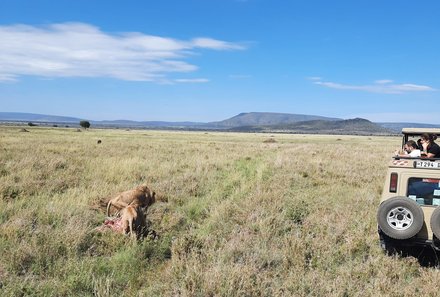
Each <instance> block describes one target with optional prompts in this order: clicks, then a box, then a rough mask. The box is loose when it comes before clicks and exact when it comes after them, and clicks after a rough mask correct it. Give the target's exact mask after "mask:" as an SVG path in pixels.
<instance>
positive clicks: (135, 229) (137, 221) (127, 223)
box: [121, 205, 147, 238]
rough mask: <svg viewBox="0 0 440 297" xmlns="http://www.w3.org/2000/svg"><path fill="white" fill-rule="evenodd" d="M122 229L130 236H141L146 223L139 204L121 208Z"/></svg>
mask: <svg viewBox="0 0 440 297" xmlns="http://www.w3.org/2000/svg"><path fill="white" fill-rule="evenodd" d="M121 223H122V231H123V232H124V233H126V234H127V233H128V234H129V235H130V236H131V237H132V238H138V237H140V236H142V235H143V234H144V232H145V230H146V227H147V224H146V220H145V214H144V212H143V210H142V207H140V206H133V205H128V206H127V207H124V208H123V209H122V210H121Z"/></svg>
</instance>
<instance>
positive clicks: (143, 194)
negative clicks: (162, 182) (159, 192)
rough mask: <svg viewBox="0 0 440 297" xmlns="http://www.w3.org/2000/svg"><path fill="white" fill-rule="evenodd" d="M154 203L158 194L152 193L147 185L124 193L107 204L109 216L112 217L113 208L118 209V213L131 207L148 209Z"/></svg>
mask: <svg viewBox="0 0 440 297" xmlns="http://www.w3.org/2000/svg"><path fill="white" fill-rule="evenodd" d="M154 202H156V193H155V192H154V191H151V190H150V189H149V188H148V186H147V185H145V184H143V185H141V186H138V187H136V188H135V189H132V190H128V191H125V192H122V193H120V194H118V195H117V196H116V197H114V198H112V199H110V201H109V202H108V203H107V216H110V207H111V206H113V207H114V208H116V209H117V210H118V211H120V210H121V209H123V208H124V207H127V206H129V205H131V206H133V207H134V208H137V207H138V206H139V207H141V208H145V209H147V208H148V207H149V206H150V205H152V204H153V203H154ZM116 213H118V212H116Z"/></svg>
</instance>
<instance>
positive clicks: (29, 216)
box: [0, 127, 440, 296]
mask: <svg viewBox="0 0 440 297" xmlns="http://www.w3.org/2000/svg"><path fill="white" fill-rule="evenodd" d="M27 129H28V130H30V132H29V133H24V132H18V131H19V128H17V127H0V152H1V153H0V198H1V199H0V238H1V241H0V253H1V254H2V257H1V258H0V293H1V295H2V296H19V295H35V296H80V295H81V296H115V295H120V296H138V295H139V296H378V295H380V296H414V295H420V296H422V295H423V296H427V295H431V296H434V295H436V294H437V289H436V286H437V283H438V281H439V280H440V275H439V272H438V271H437V270H435V269H433V268H423V267H421V266H420V265H419V264H418V263H417V261H416V260H415V259H414V258H403V259H402V258H396V257H388V256H385V255H384V254H383V253H382V252H381V251H380V249H379V247H378V238H377V234H376V210H377V205H378V202H379V198H380V193H381V190H382V185H383V179H384V175H385V171H386V165H387V161H388V159H389V157H390V155H391V153H392V152H393V151H394V149H395V148H396V147H397V146H398V145H399V144H400V140H399V139H398V138H392V137H360V136H335V135H333V136H319V135H313V136H312V135H282V134H274V135H269V134H239V133H211V132H210V133H205V132H167V131H143V130H142V131H141V130H137V131H126V130H97V129H91V130H89V131H83V132H75V131H76V130H74V129H62V128H57V129H55V128H54V129H50V128H40V127H30V128H27ZM98 139H101V140H102V143H101V144H97V140H98ZM268 139H274V141H272V142H270V141H267V140H268ZM143 182H147V183H148V184H149V185H150V186H151V188H152V189H154V190H155V191H156V192H157V193H158V195H159V197H160V201H159V202H158V203H156V204H155V205H154V206H153V207H152V208H151V209H150V210H149V213H148V219H149V220H150V221H151V228H152V229H154V230H155V231H156V232H157V233H158V235H159V239H156V240H153V239H145V240H143V241H142V242H139V243H137V244H133V243H132V242H131V241H130V240H129V238H128V237H124V236H120V235H117V234H112V233H99V232H96V231H93V229H94V228H95V227H97V226H99V225H100V224H101V223H102V222H103V221H104V218H105V215H104V211H103V210H102V209H99V208H98V205H99V201H100V200H101V199H103V198H106V197H109V196H111V195H112V194H114V193H117V192H119V191H123V190H126V189H130V188H133V187H134V186H136V185H139V184H141V183H143Z"/></svg>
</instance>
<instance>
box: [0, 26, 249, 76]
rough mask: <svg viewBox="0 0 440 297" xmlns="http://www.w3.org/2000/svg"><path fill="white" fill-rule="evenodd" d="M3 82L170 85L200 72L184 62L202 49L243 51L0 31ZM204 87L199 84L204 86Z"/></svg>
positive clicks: (94, 32) (201, 41) (154, 39)
mask: <svg viewBox="0 0 440 297" xmlns="http://www.w3.org/2000/svg"><path fill="white" fill-rule="evenodd" d="M0 41H1V42H0V81H3V82H6V81H15V80H18V78H19V77H20V76H24V75H30V76H38V77H44V78H56V77H110V78H115V79H121V80H131V81H153V82H161V83H163V82H167V81H171V80H170V79H169V78H168V75H169V74H170V73H187V72H193V71H196V70H197V69H198V67H197V66H196V65H193V64H191V63H189V62H187V61H186V60H185V59H186V58H187V57H188V56H189V55H191V54H192V53H193V52H194V51H196V50H198V49H208V50H219V51H224V50H243V49H245V47H244V46H242V45H239V44H236V43H231V42H226V41H221V40H216V39H212V38H194V39H192V40H186V41H185V40H178V39H173V38H166V37H160V36H152V35H146V34H142V33H135V32H128V33H119V34H110V33H106V32H103V31H101V30H100V29H99V28H97V27H95V26H92V25H89V24H84V23H62V24H52V25H49V26H44V27H36V26H28V25H13V26H0ZM199 82H200V81H199Z"/></svg>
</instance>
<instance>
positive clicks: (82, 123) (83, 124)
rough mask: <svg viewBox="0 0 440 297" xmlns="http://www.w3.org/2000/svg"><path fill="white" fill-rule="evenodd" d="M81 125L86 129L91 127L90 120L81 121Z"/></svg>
mask: <svg viewBox="0 0 440 297" xmlns="http://www.w3.org/2000/svg"><path fill="white" fill-rule="evenodd" d="M79 125H80V126H81V127H83V128H84V129H87V128H90V122H89V121H79Z"/></svg>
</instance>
